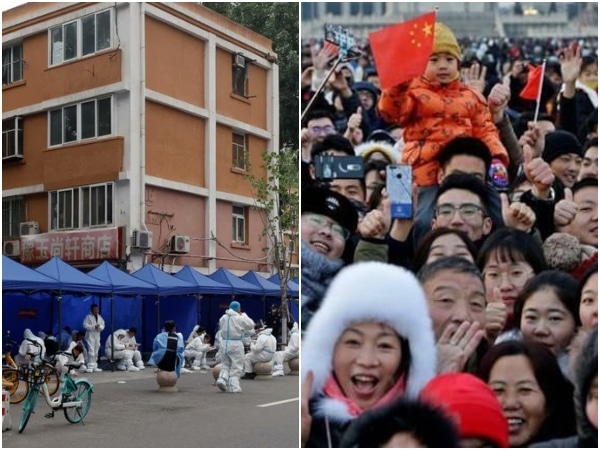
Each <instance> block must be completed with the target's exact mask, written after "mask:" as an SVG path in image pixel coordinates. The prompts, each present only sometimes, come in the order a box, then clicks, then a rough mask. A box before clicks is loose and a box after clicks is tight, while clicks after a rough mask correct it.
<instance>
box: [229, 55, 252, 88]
mask: <svg viewBox="0 0 600 450" xmlns="http://www.w3.org/2000/svg"><path fill="white" fill-rule="evenodd" d="M231 76H232V79H233V86H232V91H233V93H234V94H236V95H241V96H242V97H247V96H248V69H247V67H246V58H245V57H244V55H242V54H241V53H235V54H234V55H233V68H232V73H231Z"/></svg>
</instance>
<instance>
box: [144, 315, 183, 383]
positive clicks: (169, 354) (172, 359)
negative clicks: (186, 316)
mask: <svg viewBox="0 0 600 450" xmlns="http://www.w3.org/2000/svg"><path fill="white" fill-rule="evenodd" d="M183 349H184V343H183V335H182V334H181V333H178V332H177V324H176V323H175V321H174V320H167V321H165V326H164V328H163V331H162V332H161V333H159V334H157V335H156V337H155V338H154V342H153V343H152V354H151V355H150V359H149V360H148V364H149V365H152V366H157V367H158V369H159V370H164V371H165V372H175V374H176V375H177V378H179V376H180V375H181V369H182V367H183V360H184V359H183Z"/></svg>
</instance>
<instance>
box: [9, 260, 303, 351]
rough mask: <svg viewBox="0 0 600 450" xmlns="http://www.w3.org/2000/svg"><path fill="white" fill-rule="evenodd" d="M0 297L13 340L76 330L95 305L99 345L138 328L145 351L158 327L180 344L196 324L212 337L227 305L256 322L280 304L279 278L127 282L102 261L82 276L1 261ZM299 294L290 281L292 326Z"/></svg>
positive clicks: (223, 273)
mask: <svg viewBox="0 0 600 450" xmlns="http://www.w3.org/2000/svg"><path fill="white" fill-rule="evenodd" d="M2 292H3V298H2V328H3V330H10V331H11V339H14V340H16V341H20V337H21V336H22V333H23V331H24V330H25V328H30V329H31V330H32V331H34V332H37V331H46V330H52V331H53V332H54V333H55V334H56V333H58V331H59V330H61V329H62V328H63V327H64V326H65V325H68V326H69V327H71V328H72V329H81V328H82V323H83V318H84V317H85V315H86V314H88V313H89V310H90V305H91V304H93V303H96V304H98V305H99V306H100V313H101V315H102V316H103V318H104V319H105V321H106V329H105V331H104V332H103V335H102V342H104V341H105V339H106V337H107V336H109V335H110V333H111V331H112V330H116V329H119V328H130V327H136V328H137V329H138V342H141V343H142V350H143V351H150V350H151V346H152V340H153V338H154V336H155V335H156V334H157V333H158V332H159V331H160V330H161V328H162V323H163V322H164V320H167V319H173V320H175V321H176V322H177V325H178V331H181V332H182V333H184V335H186V337H187V334H186V333H189V331H191V329H192V328H193V327H194V325H196V324H200V325H202V326H204V327H205V328H206V329H207V330H209V332H211V334H213V335H214V331H215V329H214V328H215V326H216V323H217V322H218V319H219V317H220V316H221V315H222V314H223V312H224V310H225V309H226V308H227V306H228V305H229V302H230V301H231V300H232V298H235V299H236V300H237V301H239V302H240V303H241V304H242V308H243V309H244V311H245V312H247V313H248V315H249V316H250V317H252V318H253V319H254V320H259V319H262V320H264V319H266V317H267V311H269V310H270V307H271V305H273V304H277V305H279V304H280V303H281V282H280V280H279V277H278V275H273V276H271V277H270V278H269V279H266V278H264V277H262V276H260V275H259V274H257V273H256V272H253V271H250V272H248V273H247V274H245V275H243V276H242V277H238V276H236V275H234V274H233V273H231V272H229V271H228V270H226V269H224V268H221V269H218V270H217V271H216V272H214V273H213V274H211V275H208V276H207V275H203V274H201V273H199V272H198V271H196V270H195V269H193V268H191V267H190V266H185V267H184V268H183V269H181V270H180V271H179V272H178V273H176V274H175V275H169V274H167V273H165V272H163V271H161V270H160V269H158V268H156V267H155V266H153V265H152V264H146V265H145V266H143V267H142V268H141V269H139V270H137V271H136V272H134V273H132V274H127V273H125V272H124V271H122V270H119V269H117V268H116V267H114V266H113V265H111V264H110V263H109V262H108V261H104V262H103V263H102V264H101V265H99V266H98V267H96V268H95V269H93V270H91V271H90V272H88V273H87V274H85V273H83V272H81V271H80V270H78V269H76V268H74V267H72V266H70V265H69V264H67V263H65V262H64V261H62V260H61V259H60V258H58V257H54V258H52V259H51V260H49V261H48V262H46V263H45V264H43V265H42V266H40V267H38V268H37V269H35V270H34V269H31V268H29V267H26V266H24V265H22V264H20V263H18V262H15V261H13V260H12V259H10V258H8V257H6V256H5V255H3V256H2ZM298 294H299V286H298V284H297V283H296V282H294V281H289V282H288V286H287V296H288V309H289V310H290V311H291V315H292V317H293V318H295V320H298V312H299V311H298V302H297V297H298ZM294 299H296V301H294Z"/></svg>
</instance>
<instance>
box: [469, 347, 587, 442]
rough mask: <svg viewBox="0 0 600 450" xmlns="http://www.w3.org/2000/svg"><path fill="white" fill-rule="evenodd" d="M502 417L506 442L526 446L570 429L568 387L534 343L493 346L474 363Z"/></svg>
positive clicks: (572, 416)
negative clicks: (499, 405) (477, 363)
mask: <svg viewBox="0 0 600 450" xmlns="http://www.w3.org/2000/svg"><path fill="white" fill-rule="evenodd" d="M479 377H480V378H481V379H482V380H483V381H485V382H486V383H487V384H488V386H490V388H492V390H493V391H494V394H495V395H496V398H497V399H498V401H499V402H500V404H501V405H502V411H503V413H504V417H505V418H506V420H507V422H508V433H509V435H508V436H509V437H508V438H509V443H510V447H528V446H530V445H532V444H535V443H538V442H543V441H546V440H549V439H555V438H563V437H567V436H571V435H572V434H573V433H574V432H575V414H574V408H573V387H572V386H571V383H569V381H568V380H567V379H566V378H565V377H564V376H563V374H562V372H561V370H560V368H559V367H558V363H557V362H556V358H555V357H554V355H553V354H552V352H551V351H550V350H549V349H547V348H546V347H544V346H542V345H539V344H535V343H524V342H520V341H507V342H502V343H501V344H497V345H494V346H493V347H491V348H490V350H489V351H488V352H487V353H486V355H485V357H484V358H483V360H482V361H481V365H480V367H479Z"/></svg>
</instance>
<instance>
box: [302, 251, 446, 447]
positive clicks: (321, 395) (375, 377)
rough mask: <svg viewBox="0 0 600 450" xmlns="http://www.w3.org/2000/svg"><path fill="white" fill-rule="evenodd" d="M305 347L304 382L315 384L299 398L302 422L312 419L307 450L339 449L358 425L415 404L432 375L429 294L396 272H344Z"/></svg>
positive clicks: (363, 267)
mask: <svg viewBox="0 0 600 450" xmlns="http://www.w3.org/2000/svg"><path fill="white" fill-rule="evenodd" d="M367 286H368V288H367ZM303 339H304V341H303V343H302V377H303V380H304V381H305V382H306V380H307V379H308V380H309V381H310V380H311V379H314V382H312V383H309V384H311V386H310V387H308V386H306V385H305V387H307V389H306V390H305V389H304V388H303V392H302V394H303V399H304V400H305V401H303V415H305V417H306V416H310V417H311V425H309V426H308V427H307V426H303V430H302V434H303V442H302V444H303V446H307V447H332V446H333V447H337V446H339V443H340V439H341V437H342V435H343V432H344V431H345V430H346V429H347V427H348V425H349V424H350V423H351V422H353V419H355V418H357V417H359V416H361V415H362V414H363V413H364V412H366V411H370V410H373V409H378V408H380V407H382V406H384V405H388V404H390V403H391V402H392V401H393V400H396V399H398V398H401V397H405V398H408V399H411V398H416V397H417V395H418V393H419V392H420V390H421V388H422V387H423V386H424V385H425V383H427V381H429V379H430V378H432V377H433V375H434V373H435V347H434V338H433V331H432V326H431V319H430V318H429V315H428V313H427V304H426V301H425V294H424V293H423V290H422V288H421V286H420V285H419V283H418V281H417V280H416V278H415V277H414V276H413V275H412V274H411V273H410V272H408V271H406V270H404V269H401V268H399V267H395V266H390V265H387V264H382V263H375V262H370V263H360V264H354V265H352V266H350V267H348V268H346V269H343V270H342V271H341V272H340V273H339V274H338V275H337V276H336V277H335V278H334V280H333V281H332V283H331V285H330V287H329V289H328V291H327V295H326V296H325V298H324V300H323V302H322V304H321V307H320V308H319V310H318V311H317V312H316V313H315V315H314V316H313V318H312V320H311V323H310V325H309V326H308V329H307V330H306V334H305V336H304V337H303ZM309 374H310V375H309ZM309 399H310V400H309Z"/></svg>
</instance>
